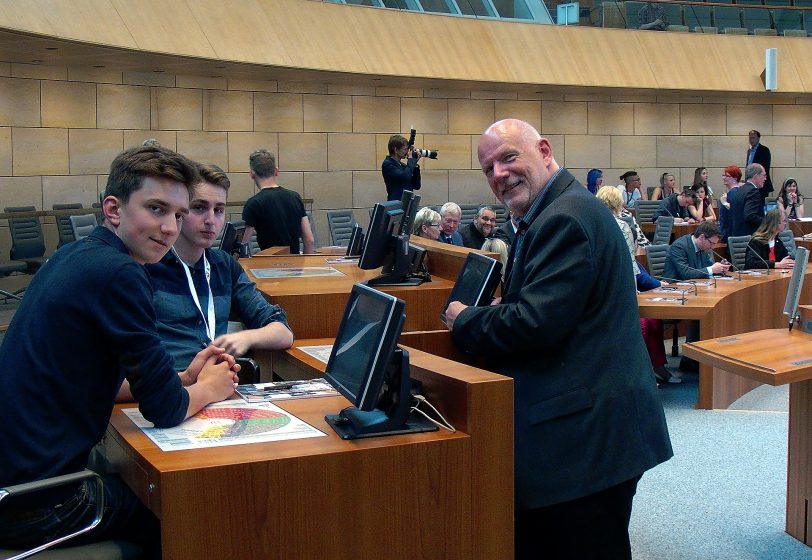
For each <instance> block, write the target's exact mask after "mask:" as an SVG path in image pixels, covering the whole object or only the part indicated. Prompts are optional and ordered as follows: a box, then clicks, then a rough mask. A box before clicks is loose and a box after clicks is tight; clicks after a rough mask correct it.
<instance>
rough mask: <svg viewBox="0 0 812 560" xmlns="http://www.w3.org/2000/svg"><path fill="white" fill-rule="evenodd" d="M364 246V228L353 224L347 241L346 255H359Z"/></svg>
mask: <svg viewBox="0 0 812 560" xmlns="http://www.w3.org/2000/svg"><path fill="white" fill-rule="evenodd" d="M363 248H364V228H362V227H361V226H359V225H358V224H355V225H354V226H352V233H350V241H349V243H347V254H346V255H345V256H347V257H360V256H361V251H362V250H363Z"/></svg>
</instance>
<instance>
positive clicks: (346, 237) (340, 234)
mask: <svg viewBox="0 0 812 560" xmlns="http://www.w3.org/2000/svg"><path fill="white" fill-rule="evenodd" d="M355 223H356V222H355V217H354V216H353V215H352V210H328V211H327V227H328V228H329V230H330V244H331V245H334V246H339V247H346V246H347V244H348V243H349V242H350V235H352V226H354V225H355Z"/></svg>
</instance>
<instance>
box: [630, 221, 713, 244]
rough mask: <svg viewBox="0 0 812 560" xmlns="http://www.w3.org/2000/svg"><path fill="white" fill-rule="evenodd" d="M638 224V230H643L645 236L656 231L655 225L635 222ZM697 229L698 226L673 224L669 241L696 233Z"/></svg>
mask: <svg viewBox="0 0 812 560" xmlns="http://www.w3.org/2000/svg"><path fill="white" fill-rule="evenodd" d="M637 223H638V224H640V229H642V230H643V233H645V234H653V233H654V230H655V229H657V224H655V223H654V222H637ZM698 227H699V224H698V223H697V224H674V227H673V228H672V229H671V241H674V240H675V239H679V238H680V237H682V236H683V235H685V234H688V233H693V232H695V231H696V228H698Z"/></svg>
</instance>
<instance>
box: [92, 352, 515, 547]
mask: <svg viewBox="0 0 812 560" xmlns="http://www.w3.org/2000/svg"><path fill="white" fill-rule="evenodd" d="M325 342H326V343H331V342H332V340H326V341H325V340H315V341H314V340H302V341H299V343H300V344H314V343H325ZM410 359H411V373H412V376H413V377H414V378H416V379H420V380H421V381H422V382H423V387H424V393H425V395H426V397H427V398H428V399H429V400H430V401H432V403H433V404H434V405H435V406H437V407H438V408H439V409H440V410H441V411H442V413H443V414H444V415H445V417H446V418H447V419H448V420H449V421H450V422H451V423H452V424H453V425H454V426H455V427H456V428H457V429H458V431H457V432H456V433H453V434H452V433H449V432H448V431H445V430H443V431H439V432H432V433H426V434H414V435H404V436H391V437H379V438H370V439H365V440H356V441H344V440H342V439H340V438H339V437H338V436H337V435H336V434H335V433H334V432H333V430H332V428H330V427H329V426H328V425H327V423H326V422H325V421H324V415H325V414H328V413H335V412H337V411H338V410H340V409H341V408H343V407H345V406H347V404H348V403H347V401H346V400H345V399H344V398H343V397H327V398H318V399H301V400H293V401H283V402H282V403H280V406H281V407H282V408H284V409H285V410H287V411H289V412H291V413H293V414H295V415H296V416H298V417H299V418H301V419H302V420H304V421H306V422H308V423H310V424H311V425H313V426H315V427H316V428H318V429H320V430H322V431H323V432H324V433H325V434H327V437H321V438H313V439H304V440H292V441H283V442H273V443H261V444H247V445H239V446H229V447H219V448H212V449H203V450H193V451H173V452H162V451H160V450H159V449H158V448H157V447H156V446H155V445H154V444H152V442H151V441H150V440H149V439H148V438H147V437H146V436H145V435H143V433H141V431H140V430H139V429H138V428H136V427H135V425H134V424H132V422H130V420H129V419H128V418H127V417H126V416H125V415H124V414H123V413H122V412H121V410H120V408H119V407H117V408H116V410H115V411H114V412H113V416H112V419H111V421H110V427H109V428H108V431H107V436H106V438H105V446H106V450H107V454H108V457H109V458H110V459H111V460H112V462H113V463H114V465H115V466H116V467H117V469H118V470H119V472H120V473H121V475H122V477H123V478H124V480H125V481H126V482H127V484H128V485H129V486H130V488H132V489H133V491H134V492H135V493H136V495H138V497H139V498H140V499H141V500H142V501H143V503H145V504H146V505H147V506H148V507H149V508H150V509H151V510H152V511H153V512H154V513H155V514H156V515H157V516H158V517H159V518H160V519H161V531H162V539H163V541H162V545H163V558H164V560H186V559H190V560H192V559H194V560H198V559H200V558H212V559H220V558H240V559H241V560H243V559H245V560H250V559H262V560H267V559H280V560H282V559H284V560H313V559H321V558H323V559H347V560H350V559H353V560H355V559H367V558H386V559H387V560H412V559H414V558H432V559H438V560H442V559H448V560H468V559H472V558H473V559H477V560H491V559H506V560H510V559H511V558H513V382H512V380H510V379H509V378H506V377H502V376H500V375H496V374H493V373H490V372H487V371H483V370H479V369H475V368H472V367H469V366H466V365H463V364H459V363H455V362H451V361H448V360H445V359H443V358H439V357H436V356H432V355H429V354H426V353H425V352H421V351H419V350H410ZM274 363H275V364H279V367H280V368H281V369H285V368H288V369H291V368H292V369H294V370H299V371H301V372H307V373H308V374H310V375H309V377H313V376H316V375H319V374H320V373H321V372H322V371H323V369H324V365H323V364H321V363H320V362H317V361H315V360H314V359H312V358H310V357H309V356H307V355H305V354H304V353H302V352H301V351H299V350H296V349H293V350H290V351H287V352H280V353H279V355H278V357H277V359H275V360H274ZM130 406H131V405H130Z"/></svg>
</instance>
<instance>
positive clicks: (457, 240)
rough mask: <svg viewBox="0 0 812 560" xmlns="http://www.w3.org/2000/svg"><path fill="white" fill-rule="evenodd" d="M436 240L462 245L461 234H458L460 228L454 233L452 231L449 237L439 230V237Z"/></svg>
mask: <svg viewBox="0 0 812 560" xmlns="http://www.w3.org/2000/svg"><path fill="white" fill-rule="evenodd" d="M437 241H440V242H441V243H450V244H451V245H457V246H458V247H462V235H460V230H457V231H455V232H454V233H452V234H451V237H450V238H449V237H448V236H447V235H446V234H445V233H443V232H442V231H441V232H440V237H439V238H438V239H437Z"/></svg>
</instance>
